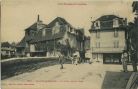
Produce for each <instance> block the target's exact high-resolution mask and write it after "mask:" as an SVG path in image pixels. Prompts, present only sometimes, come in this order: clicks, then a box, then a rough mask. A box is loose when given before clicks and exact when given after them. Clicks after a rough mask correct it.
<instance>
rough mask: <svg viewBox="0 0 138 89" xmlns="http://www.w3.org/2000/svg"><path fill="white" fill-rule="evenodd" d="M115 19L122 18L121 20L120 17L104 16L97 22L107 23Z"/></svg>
mask: <svg viewBox="0 0 138 89" xmlns="http://www.w3.org/2000/svg"><path fill="white" fill-rule="evenodd" d="M115 18H119V19H122V18H120V17H118V16H116V15H104V16H101V17H100V18H98V19H97V20H99V21H107V20H113V19H115ZM97 20H96V21H97Z"/></svg>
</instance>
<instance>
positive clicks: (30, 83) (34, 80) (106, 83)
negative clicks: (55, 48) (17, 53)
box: [2, 62, 132, 89]
mask: <svg viewBox="0 0 138 89" xmlns="http://www.w3.org/2000/svg"><path fill="white" fill-rule="evenodd" d="M128 71H129V72H127V73H124V72H122V65H118V64H102V63H100V62H94V63H92V64H88V63H84V64H78V65H74V64H64V69H60V65H58V64H57V65H53V66H48V67H43V68H40V69H37V70H35V71H33V72H26V73H23V74H20V75H17V76H13V77H10V78H7V79H4V80H2V89H125V87H126V84H127V82H128V80H129V77H130V75H131V73H132V66H131V65H128Z"/></svg>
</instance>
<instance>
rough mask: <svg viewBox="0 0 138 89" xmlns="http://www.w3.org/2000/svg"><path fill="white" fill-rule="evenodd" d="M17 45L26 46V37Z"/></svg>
mask: <svg viewBox="0 0 138 89" xmlns="http://www.w3.org/2000/svg"><path fill="white" fill-rule="evenodd" d="M16 47H26V40H25V37H23V39H22V40H21V41H20V42H19V43H18V44H17V45H16Z"/></svg>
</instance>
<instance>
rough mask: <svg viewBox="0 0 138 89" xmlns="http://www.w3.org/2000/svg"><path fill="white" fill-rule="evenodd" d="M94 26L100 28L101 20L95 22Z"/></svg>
mask: <svg viewBox="0 0 138 89" xmlns="http://www.w3.org/2000/svg"><path fill="white" fill-rule="evenodd" d="M94 27H95V29H100V21H96V22H95V23H94Z"/></svg>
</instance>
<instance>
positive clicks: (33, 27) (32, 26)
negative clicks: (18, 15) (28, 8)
mask: <svg viewBox="0 0 138 89" xmlns="http://www.w3.org/2000/svg"><path fill="white" fill-rule="evenodd" d="M40 25H41V26H42V28H43V27H46V26H47V25H46V24H43V23H41V24H40ZM30 29H31V30H37V22H35V23H34V24H32V25H31V26H29V27H28V28H27V29H25V30H30Z"/></svg>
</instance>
